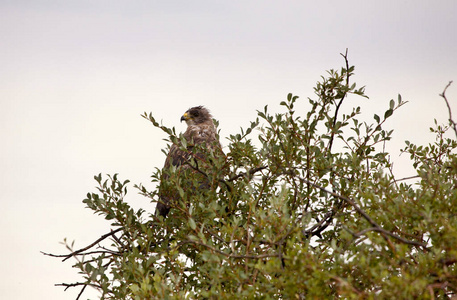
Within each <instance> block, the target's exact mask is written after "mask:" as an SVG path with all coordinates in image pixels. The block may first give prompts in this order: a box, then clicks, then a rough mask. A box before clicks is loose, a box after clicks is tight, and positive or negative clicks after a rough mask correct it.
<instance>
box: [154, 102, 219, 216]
mask: <svg viewBox="0 0 457 300" xmlns="http://www.w3.org/2000/svg"><path fill="white" fill-rule="evenodd" d="M181 121H186V123H187V130H186V131H185V132H184V134H183V137H184V138H185V140H186V144H187V151H184V150H182V149H180V148H182V146H181V147H180V146H178V145H175V144H173V145H172V146H171V148H170V151H169V152H168V155H167V158H166V160H165V165H164V167H163V170H164V171H163V173H162V178H161V184H160V187H159V198H160V201H159V202H158V203H157V207H156V214H159V215H160V216H163V217H166V216H167V214H168V212H169V211H170V206H169V203H170V202H172V201H173V200H175V199H176V198H177V197H179V192H178V191H177V189H173V188H170V187H167V188H165V186H166V184H165V181H166V180H168V179H169V178H170V173H169V172H168V170H169V169H170V166H175V167H177V168H178V169H177V172H181V171H183V170H191V171H194V172H198V171H197V170H195V167H192V166H191V162H192V160H194V162H193V163H194V165H195V164H196V165H197V166H199V169H200V167H201V166H203V165H205V164H208V163H210V161H209V159H207V155H208V152H209V151H211V152H213V153H214V154H215V155H224V154H223V152H222V149H221V145H220V143H219V140H218V139H217V132H216V127H215V126H214V123H213V118H212V116H211V114H210V112H209V111H208V109H206V108H205V107H203V106H196V107H192V108H190V109H188V110H187V111H186V112H185V113H184V115H183V116H182V117H181ZM199 144H204V145H205V146H206V147H205V150H203V151H197V152H195V153H192V148H193V147H195V146H197V145H199ZM206 150H207V151H206ZM183 174H186V173H185V172H183ZM187 174H188V173H187ZM200 175H201V174H200ZM203 181H205V180H204V179H203ZM206 181H207V180H206ZM201 187H206V188H208V187H209V185H208V182H201V184H200V188H201Z"/></svg>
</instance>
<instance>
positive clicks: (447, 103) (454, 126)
mask: <svg viewBox="0 0 457 300" xmlns="http://www.w3.org/2000/svg"><path fill="white" fill-rule="evenodd" d="M451 84H452V80H451V81H449V83H448V84H447V85H446V87H445V88H444V91H443V92H442V93H441V94H440V96H441V97H443V99H444V101H445V102H446V105H447V110H448V112H449V122H450V123H451V126H452V129H453V130H454V133H455V137H456V138H457V124H456V123H455V122H454V119H452V110H451V106H450V105H449V101H448V100H447V97H446V90H447V89H448V87H449V86H450V85H451Z"/></svg>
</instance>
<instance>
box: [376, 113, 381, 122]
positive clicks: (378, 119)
mask: <svg viewBox="0 0 457 300" xmlns="http://www.w3.org/2000/svg"><path fill="white" fill-rule="evenodd" d="M374 119H375V120H376V122H377V123H379V122H380V121H381V119H380V118H379V116H378V115H377V114H375V115H374Z"/></svg>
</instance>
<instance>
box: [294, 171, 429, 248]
mask: <svg viewBox="0 0 457 300" xmlns="http://www.w3.org/2000/svg"><path fill="white" fill-rule="evenodd" d="M302 180H303V181H305V182H306V183H308V184H310V185H312V186H314V187H315V188H318V189H320V190H321V191H323V192H325V193H327V194H329V195H332V196H333V197H336V198H338V199H341V200H343V201H344V202H346V203H348V204H349V205H351V206H352V207H353V208H354V209H355V210H356V211H357V212H358V213H359V214H360V215H361V216H362V217H363V218H364V219H365V220H367V221H368V223H370V224H371V225H372V226H373V228H370V231H377V232H380V233H382V234H383V236H385V238H386V236H390V237H392V238H394V239H396V240H399V241H401V242H403V243H405V244H409V245H414V246H419V247H423V248H424V249H427V245H426V244H424V243H420V242H416V241H410V240H406V239H404V238H402V237H401V236H398V235H396V234H394V233H392V232H390V231H388V230H385V229H384V228H382V227H381V226H380V225H379V224H378V223H377V222H376V221H375V220H373V219H372V218H371V217H370V216H369V215H368V214H367V213H366V212H365V211H364V210H363V209H361V208H360V207H359V206H358V205H357V203H355V202H354V200H352V199H349V198H347V197H344V196H342V195H339V194H337V193H335V192H332V191H329V190H327V189H325V188H324V187H321V186H320V185H318V184H315V183H313V182H309V181H308V180H306V179H302Z"/></svg>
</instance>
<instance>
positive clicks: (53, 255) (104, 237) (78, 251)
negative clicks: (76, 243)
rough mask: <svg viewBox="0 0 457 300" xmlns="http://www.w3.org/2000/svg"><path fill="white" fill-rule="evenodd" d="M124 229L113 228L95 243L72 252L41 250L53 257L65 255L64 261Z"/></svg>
mask: <svg viewBox="0 0 457 300" xmlns="http://www.w3.org/2000/svg"><path fill="white" fill-rule="evenodd" d="M122 229H124V228H123V227H119V228H118V229H116V230H112V231H111V232H108V233H106V234H104V235H102V236H101V237H100V238H99V239H97V240H96V241H95V242H93V243H92V244H90V245H89V246H87V247H84V248H81V249H79V250H76V251H73V252H72V253H70V254H58V255H56V254H51V253H45V252H43V251H40V252H41V253H42V254H44V255H47V256H51V257H65V258H64V259H63V260H62V261H66V260H67V259H69V258H71V257H73V256H76V255H78V254H80V253H82V252H84V251H86V250H89V249H90V248H92V247H94V246H95V245H97V244H98V243H100V242H101V241H103V240H104V239H106V238H108V237H110V236H112V235H113V234H115V233H117V232H119V231H121V230H122Z"/></svg>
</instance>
